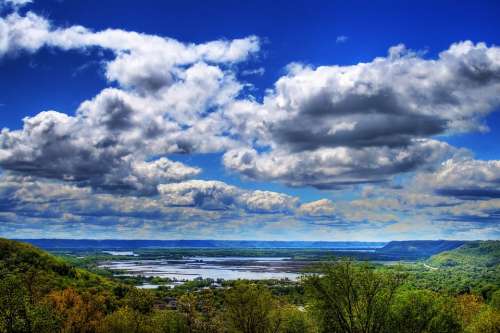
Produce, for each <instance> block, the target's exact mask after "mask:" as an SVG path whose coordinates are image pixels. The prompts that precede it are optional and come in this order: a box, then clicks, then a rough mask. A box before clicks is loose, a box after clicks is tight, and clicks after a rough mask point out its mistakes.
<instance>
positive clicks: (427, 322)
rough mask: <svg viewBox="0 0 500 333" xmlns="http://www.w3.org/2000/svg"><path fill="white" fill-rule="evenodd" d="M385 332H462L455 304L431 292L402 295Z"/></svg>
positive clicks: (394, 307) (409, 291)
mask: <svg viewBox="0 0 500 333" xmlns="http://www.w3.org/2000/svg"><path fill="white" fill-rule="evenodd" d="M389 322H390V324H389V325H388V327H387V328H386V332H388V333H391V332H405V333H430V332H440V333H447V332H449V333H455V332H459V331H460V330H461V325H460V321H459V318H458V315H457V310H456V304H455V303H454V300H452V299H450V298H449V297H445V296H442V295H439V294H438V293H435V292H432V291H429V290H405V291H402V292H399V293H398V294H397V296H396V298H395V301H394V303H393V305H392V307H391V313H390V320H389Z"/></svg>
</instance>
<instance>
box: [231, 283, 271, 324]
mask: <svg viewBox="0 0 500 333" xmlns="http://www.w3.org/2000/svg"><path fill="white" fill-rule="evenodd" d="M224 304H225V318H226V321H227V329H228V330H229V331H230V332H240V333H267V332H277V330H278V328H279V327H278V322H277V321H276V320H275V319H276V317H275V316H274V313H273V311H274V309H275V307H276V301H275V300H274V298H273V296H272V295H271V293H270V292H269V290H268V289H266V288H264V287H262V286H260V285H256V284H251V283H245V282H237V283H236V284H235V285H234V286H233V287H232V288H231V289H230V290H228V291H227V292H226V295H225V303H224Z"/></svg>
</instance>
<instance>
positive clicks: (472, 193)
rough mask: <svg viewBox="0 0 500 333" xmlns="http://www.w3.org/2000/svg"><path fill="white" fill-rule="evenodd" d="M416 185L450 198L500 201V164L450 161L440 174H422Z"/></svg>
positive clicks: (439, 171)
mask: <svg viewBox="0 0 500 333" xmlns="http://www.w3.org/2000/svg"><path fill="white" fill-rule="evenodd" d="M415 182H416V183H419V184H421V186H427V187H428V188H430V189H432V190H434V191H435V192H437V193H439V194H441V195H446V196H455V197H460V198H464V199H468V198H485V199H486V198H500V161H497V160H490V161H481V160H474V159H450V160H447V161H446V162H444V163H443V164H442V165H441V167H440V168H439V169H438V170H437V171H436V172H434V173H424V174H421V175H419V176H418V177H417V179H416V180H415Z"/></svg>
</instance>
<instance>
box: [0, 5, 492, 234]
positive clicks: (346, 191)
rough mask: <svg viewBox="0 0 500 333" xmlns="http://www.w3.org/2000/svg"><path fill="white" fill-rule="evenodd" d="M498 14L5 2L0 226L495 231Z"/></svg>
mask: <svg viewBox="0 0 500 333" xmlns="http://www.w3.org/2000/svg"><path fill="white" fill-rule="evenodd" d="M499 16H500V4H499V3H498V2H497V1H463V2H460V4H457V2H455V1H419V2H418V3H417V2H412V1H397V2H395V1H271V2H270V1H252V2H248V3H242V2H239V1H216V2H207V1H118V0H109V1H106V2H102V1H94V0H89V1H62V0H46V1H42V0H33V1H29V0H0V115H1V117H0V130H1V132H0V236H3V237H9V238H98V239H103V238H120V239H248V240H253V239H255V240H343V241H346V240H347V241H348V240H356V241H360V240H361V241H363V240H365V241H389V240H400V239H500V149H499V143H500V112H498V111H500V46H498V45H499V43H500V23H499V21H498V17H499Z"/></svg>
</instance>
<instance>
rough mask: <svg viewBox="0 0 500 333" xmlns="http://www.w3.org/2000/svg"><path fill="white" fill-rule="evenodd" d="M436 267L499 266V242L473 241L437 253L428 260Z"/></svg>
mask: <svg viewBox="0 0 500 333" xmlns="http://www.w3.org/2000/svg"><path fill="white" fill-rule="evenodd" d="M428 263H429V265H432V266H436V267H454V266H476V267H493V266H497V265H499V264H500V241H475V242H468V243H465V244H463V245H462V246H460V247H458V248H456V249H454V250H451V251H445V252H442V253H439V254H437V255H434V256H432V257H431V258H430V259H429V260H428Z"/></svg>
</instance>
